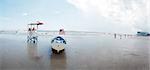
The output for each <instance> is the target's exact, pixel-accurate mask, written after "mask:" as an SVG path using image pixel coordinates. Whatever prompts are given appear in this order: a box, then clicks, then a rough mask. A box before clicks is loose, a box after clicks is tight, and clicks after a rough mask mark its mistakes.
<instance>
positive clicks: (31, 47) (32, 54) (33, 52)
mask: <svg viewBox="0 0 150 70" xmlns="http://www.w3.org/2000/svg"><path fill="white" fill-rule="evenodd" d="M27 52H28V57H29V58H30V59H32V60H36V61H37V60H39V59H40V58H41V57H40V56H39V54H38V46H37V43H27Z"/></svg>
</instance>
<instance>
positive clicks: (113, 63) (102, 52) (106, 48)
mask: <svg viewBox="0 0 150 70" xmlns="http://www.w3.org/2000/svg"><path fill="white" fill-rule="evenodd" d="M52 38H53V37H52V36H39V38H38V42H37V43H36V44H33V43H27V42H26V35H8V34H7V35H6V34H1V35H0V70H150V68H149V62H150V61H149V59H150V58H149V56H150V52H149V49H150V48H149V47H150V40H149V39H147V38H136V37H135V38H124V37H123V38H121V39H120V38H113V35H112V36H111V35H95V36H94V35H86V34H85V35H69V36H66V40H67V46H66V48H65V52H64V53H61V54H53V53H52V52H51V49H50V40H51V39H52Z"/></svg>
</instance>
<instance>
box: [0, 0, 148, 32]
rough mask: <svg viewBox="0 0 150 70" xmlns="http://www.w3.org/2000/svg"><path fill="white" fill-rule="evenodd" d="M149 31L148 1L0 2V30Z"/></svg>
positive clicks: (54, 0) (37, 0)
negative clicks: (39, 23) (34, 24)
mask: <svg viewBox="0 0 150 70" xmlns="http://www.w3.org/2000/svg"><path fill="white" fill-rule="evenodd" d="M36 21H42V22H44V23H45V24H44V25H43V26H40V29H41V30H59V29H60V28H64V29H65V30H74V31H98V32H113V33H134V32H136V31H150V0H0V24H1V25H0V30H16V29H17V30H18V29H19V30H25V29H26V27H27V24H29V23H31V22H36Z"/></svg>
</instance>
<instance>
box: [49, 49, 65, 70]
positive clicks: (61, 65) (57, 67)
mask: <svg viewBox="0 0 150 70" xmlns="http://www.w3.org/2000/svg"><path fill="white" fill-rule="evenodd" d="M66 59H67V58H66V52H65V51H64V52H63V53H60V54H54V53H52V54H51V56H50V67H51V70H66V65H67V62H66Z"/></svg>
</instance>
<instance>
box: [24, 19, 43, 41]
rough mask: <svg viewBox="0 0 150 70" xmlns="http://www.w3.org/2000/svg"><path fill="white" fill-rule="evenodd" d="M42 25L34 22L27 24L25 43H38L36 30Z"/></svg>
mask: <svg viewBox="0 0 150 70" xmlns="http://www.w3.org/2000/svg"><path fill="white" fill-rule="evenodd" d="M39 25H43V23H42V22H39V21H37V22H35V23H30V24H28V36H27V42H33V43H36V42H37V41H38V35H37V30H38V26H39Z"/></svg>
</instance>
